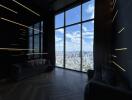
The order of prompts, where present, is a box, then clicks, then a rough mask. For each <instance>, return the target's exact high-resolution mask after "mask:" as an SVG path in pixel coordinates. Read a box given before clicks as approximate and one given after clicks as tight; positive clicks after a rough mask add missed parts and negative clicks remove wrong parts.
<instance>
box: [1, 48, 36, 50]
mask: <svg viewBox="0 0 132 100" xmlns="http://www.w3.org/2000/svg"><path fill="white" fill-rule="evenodd" d="M0 50H7V51H27V50H34V49H18V48H0Z"/></svg>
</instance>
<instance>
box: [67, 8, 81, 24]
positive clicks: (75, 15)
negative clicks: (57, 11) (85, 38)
mask: <svg viewBox="0 0 132 100" xmlns="http://www.w3.org/2000/svg"><path fill="white" fill-rule="evenodd" d="M80 21H81V6H77V7H75V8H73V9H71V10H68V11H66V25H70V24H73V23H77V22H80Z"/></svg>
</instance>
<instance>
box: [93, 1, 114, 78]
mask: <svg viewBox="0 0 132 100" xmlns="http://www.w3.org/2000/svg"><path fill="white" fill-rule="evenodd" d="M110 1H111V0H96V2H95V35H94V67H95V70H96V74H97V75H96V76H97V77H98V78H99V79H102V69H105V68H107V67H108V65H109V60H110V56H109V55H110V52H111V51H110V48H111V40H110V39H111V30H112V29H111V13H112V12H111V9H110V8H111V3H110Z"/></svg>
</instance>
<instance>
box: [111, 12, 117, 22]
mask: <svg viewBox="0 0 132 100" xmlns="http://www.w3.org/2000/svg"><path fill="white" fill-rule="evenodd" d="M117 14H118V10H117V11H116V13H115V15H114V17H113V19H112V22H114V20H115V18H116V16H117Z"/></svg>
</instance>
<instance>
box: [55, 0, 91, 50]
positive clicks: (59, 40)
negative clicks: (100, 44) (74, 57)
mask: <svg viewBox="0 0 132 100" xmlns="http://www.w3.org/2000/svg"><path fill="white" fill-rule="evenodd" d="M80 10H81V6H77V7H75V8H73V9H70V10H68V11H66V25H70V24H73V23H77V22H80V19H81V14H80V12H81V11H80ZM93 18H94V0H91V1H89V2H87V3H84V4H83V5H82V20H83V21H85V20H88V19H93ZM63 26H64V13H61V14H59V15H57V16H56V17H55V28H58V27H63ZM80 30H81V25H80V24H77V25H74V26H68V27H66V29H65V31H66V51H80V44H81V43H80V42H81V40H80V37H81V33H80ZM93 38H94V21H90V22H85V23H83V24H82V50H83V51H93ZM55 40H56V50H57V51H63V47H64V28H61V29H57V30H56V31H55Z"/></svg>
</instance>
